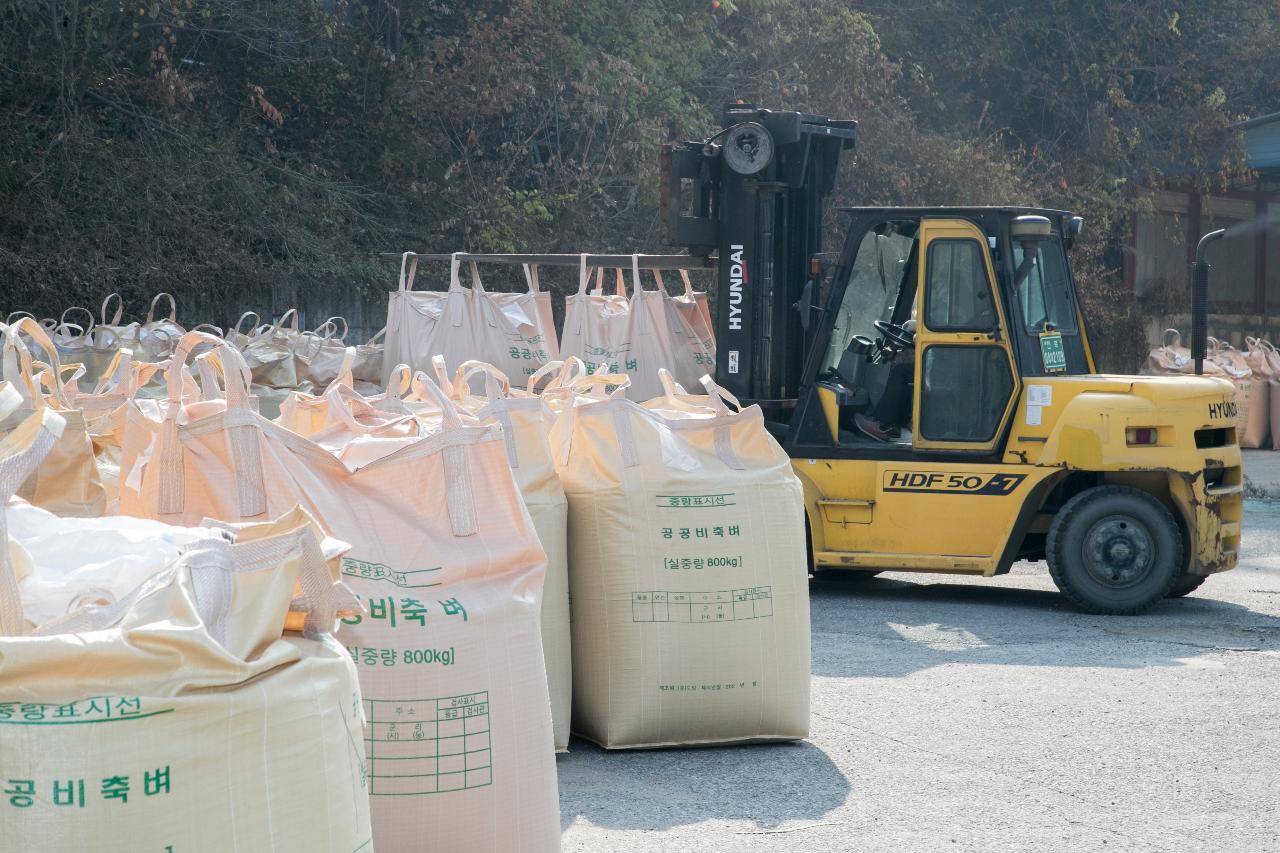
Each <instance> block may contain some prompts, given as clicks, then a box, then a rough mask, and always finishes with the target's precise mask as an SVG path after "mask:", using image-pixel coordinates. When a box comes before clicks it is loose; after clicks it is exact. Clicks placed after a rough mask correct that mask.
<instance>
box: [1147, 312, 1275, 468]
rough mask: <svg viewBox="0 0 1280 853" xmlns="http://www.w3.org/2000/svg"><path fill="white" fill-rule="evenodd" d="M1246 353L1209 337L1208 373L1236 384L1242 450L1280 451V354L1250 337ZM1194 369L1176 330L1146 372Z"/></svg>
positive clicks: (1170, 332)
mask: <svg viewBox="0 0 1280 853" xmlns="http://www.w3.org/2000/svg"><path fill="white" fill-rule="evenodd" d="M1244 340H1245V351H1244V352H1240V351H1239V350H1238V349H1236V348H1235V347H1233V346H1231V345H1230V344H1228V343H1225V342H1223V341H1219V340H1217V339H1215V338H1209V340H1208V348H1207V350H1206V353H1205V360H1204V368H1203V369H1204V373H1205V375H1206V376H1216V377H1219V378H1222V379H1227V380H1229V381H1230V382H1231V384H1232V385H1234V386H1235V404H1236V423H1237V426H1236V436H1237V440H1238V441H1239V442H1240V446H1241V447H1246V448H1260V447H1270V448H1273V449H1275V448H1280V390H1277V389H1276V388H1275V386H1276V384H1277V383H1280V352H1277V350H1276V348H1275V347H1274V346H1273V345H1272V344H1271V343H1270V342H1269V341H1266V340H1264V339H1260V338H1254V337H1246V338H1245V339H1244ZM1194 371H1195V363H1194V362H1193V361H1192V358H1191V350H1190V349H1188V348H1187V347H1184V346H1182V336H1181V334H1179V332H1178V331H1177V330H1176V329H1168V330H1167V331H1165V333H1164V342H1163V344H1162V345H1161V346H1158V347H1156V348H1155V349H1153V350H1152V351H1151V353H1150V354H1149V355H1148V356H1147V361H1146V363H1145V364H1144V365H1143V368H1142V372H1143V373H1149V374H1155V375H1166V376H1185V375H1189V374H1191V373H1194Z"/></svg>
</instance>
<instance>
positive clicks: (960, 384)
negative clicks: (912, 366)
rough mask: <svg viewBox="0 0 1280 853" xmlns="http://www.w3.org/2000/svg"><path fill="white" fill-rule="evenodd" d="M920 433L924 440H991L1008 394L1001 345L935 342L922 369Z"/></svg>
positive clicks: (1009, 374)
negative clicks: (937, 343) (965, 344)
mask: <svg viewBox="0 0 1280 853" xmlns="http://www.w3.org/2000/svg"><path fill="white" fill-rule="evenodd" d="M921 376H922V377H923V380H924V388H922V389H921V394H920V408H921V412H920V434H921V436H923V437H924V438H926V439H928V440H929V441H990V440H991V439H992V438H994V437H995V434H996V430H997V429H999V428H1000V422H1001V420H1003V418H1004V413H1005V409H1006V408H1008V405H1009V398H1010V397H1011V396H1013V372H1012V370H1011V369H1010V367H1009V357H1008V355H1006V354H1005V351H1004V350H1003V349H1001V348H1000V347H993V346H955V345H951V346H948V345H941V346H940V345H934V346H931V347H927V348H925V351H924V365H923V368H922V370H921Z"/></svg>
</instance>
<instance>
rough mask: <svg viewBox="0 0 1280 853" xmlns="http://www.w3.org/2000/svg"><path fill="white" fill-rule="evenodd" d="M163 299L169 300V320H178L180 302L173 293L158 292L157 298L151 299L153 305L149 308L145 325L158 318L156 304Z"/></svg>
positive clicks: (172, 321)
mask: <svg viewBox="0 0 1280 853" xmlns="http://www.w3.org/2000/svg"><path fill="white" fill-rule="evenodd" d="M161 299H168V300H169V322H170V323H177V322H178V303H177V302H176V301H175V300H174V298H173V294H172V293H157V294H156V297H155V299H152V300H151V307H150V308H149V309H148V310H147V322H146V324H145V325H148V326H149V325H151V324H152V323H154V322H155V320H156V305H158V304H159V303H160V300H161Z"/></svg>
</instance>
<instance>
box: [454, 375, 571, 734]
mask: <svg viewBox="0 0 1280 853" xmlns="http://www.w3.org/2000/svg"><path fill="white" fill-rule="evenodd" d="M437 366H438V367H439V368H440V369H439V371H438V372H439V373H440V374H441V377H440V378H441V385H442V386H444V387H445V388H446V389H447V390H448V392H449V393H450V395H451V396H452V397H453V399H455V400H456V401H457V402H458V405H459V406H460V407H462V408H463V409H464V410H465V411H467V412H470V413H471V414H474V415H475V416H476V417H477V418H478V419H479V420H480V421H481V422H482V423H494V424H497V425H499V426H501V427H502V435H503V438H504V440H505V441H506V446H507V460H508V461H509V462H510V463H511V472H512V473H513V474H514V475H515V478H516V485H518V486H519V487H520V495H521V497H522V498H523V499H524V503H525V506H526V507H527V508H528V509H529V515H530V517H532V519H533V526H534V529H535V530H536V531H537V533H538V541H539V542H541V544H542V550H543V551H545V552H546V555H547V575H546V582H545V583H544V585H543V593H542V652H543V656H544V658H545V660H546V666H547V685H548V688H549V690H550V693H551V720H552V724H553V727H554V733H555V747H556V751H557V752H564V751H566V750H567V749H568V748H569V730H570V720H571V716H572V713H571V710H572V704H573V655H572V651H571V648H570V635H569V558H568V540H567V536H568V533H567V524H568V515H569V504H568V501H567V500H566V499H565V496H564V489H563V488H562V487H561V485H560V476H559V475H558V474H557V473H556V466H555V461H554V460H553V459H552V458H551V445H550V443H549V441H548V438H549V435H550V431H551V425H552V423H553V421H554V417H553V416H552V414H551V410H550V409H549V408H548V407H547V404H546V403H545V402H543V400H542V399H540V398H539V397H537V396H535V395H534V394H532V393H531V392H530V391H521V390H519V389H514V388H512V387H511V384H510V382H509V381H508V379H507V377H506V376H505V375H504V374H503V373H502V372H501V371H499V370H498V369H497V368H495V367H493V366H492V365H489V364H485V363H483V362H474V361H473V362H464V363H463V364H461V365H459V366H458V371H457V374H456V375H455V376H454V378H453V379H452V381H450V380H449V378H448V377H447V376H445V375H444V368H443V359H440V363H438V364H437ZM559 367H560V365H559V363H558V362H551V363H549V364H548V365H547V366H546V367H545V368H543V370H544V371H547V372H550V371H551V370H555V369H558V368H559ZM477 374H483V376H484V379H485V393H484V395H483V396H475V395H473V394H471V393H470V392H469V390H468V389H469V388H470V387H471V379H472V377H473V376H475V375H477ZM540 378H541V376H540V375H538V374H535V375H534V376H533V377H531V378H530V380H529V384H530V386H531V387H532V386H534V385H535V384H536V383H537V381H538V379H540Z"/></svg>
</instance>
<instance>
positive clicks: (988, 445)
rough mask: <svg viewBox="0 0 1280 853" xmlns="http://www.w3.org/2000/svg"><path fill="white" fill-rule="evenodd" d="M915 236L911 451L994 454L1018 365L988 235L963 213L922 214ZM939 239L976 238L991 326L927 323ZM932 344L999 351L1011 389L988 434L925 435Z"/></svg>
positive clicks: (1016, 389)
mask: <svg viewBox="0 0 1280 853" xmlns="http://www.w3.org/2000/svg"><path fill="white" fill-rule="evenodd" d="M918 240H919V251H920V262H919V265H918V269H917V270H916V275H917V279H916V297H915V299H916V303H915V304H916V363H915V390H914V395H913V396H914V399H913V411H914V418H915V423H914V430H913V436H912V445H911V447H912V451H913V452H915V453H919V452H923V453H929V452H945V453H960V454H966V455H967V454H975V455H981V456H998V455H999V453H1000V449H1001V445H1002V443H1003V441H1004V437H1005V436H1006V435H1007V434H1008V428H1009V424H1010V422H1011V420H1012V418H1013V414H1014V411H1015V410H1016V409H1017V406H1018V400H1019V399H1020V398H1021V394H1022V377H1021V371H1020V370H1019V369H1018V368H1017V360H1016V358H1015V354H1014V352H1013V347H1012V342H1011V338H1010V335H1009V322H1008V317H1007V315H1006V311H1005V308H1006V306H1005V304H1004V300H1003V298H1002V293H1003V292H1002V290H1001V288H1000V287H999V279H997V277H996V272H995V265H994V264H993V263H992V258H991V250H990V245H989V243H988V240H987V236H986V235H985V234H984V233H983V231H982V230H981V229H980V228H978V226H977V225H975V224H974V223H973V222H972V221H970V220H968V219H960V218H950V217H948V218H930V217H922V218H921V221H920V231H919V236H918ZM938 241H960V242H962V243H969V242H970V241H971V242H972V243H973V244H976V246H977V249H978V252H979V256H980V258H981V269H982V271H983V273H984V275H985V277H986V284H987V298H989V299H990V300H991V306H992V310H993V313H994V316H995V327H994V328H991V329H987V330H978V329H969V328H963V329H960V328H956V329H953V328H947V327H946V326H945V325H944V327H943V328H942V329H931V328H929V318H928V314H929V313H930V311H929V308H930V301H929V300H930V297H931V293H930V284H929V279H930V271H931V269H932V267H933V263H934V254H933V252H932V251H931V249H932V248H933V246H934V244H935V243H936V242H938ZM933 347H939V348H941V347H946V348H951V347H966V348H968V347H982V348H998V349H999V350H1001V352H1002V353H1003V357H1004V365H1005V368H1006V369H1007V370H1008V372H1009V377H1010V380H1011V384H1010V392H1009V395H1008V399H1006V400H1005V405H1004V411H1003V412H1002V413H1001V415H1000V417H999V419H998V421H997V422H996V423H995V425H994V428H993V430H992V432H991V435H990V436H989V437H987V438H983V439H969V440H965V439H955V438H943V439H938V438H935V439H930V438H928V437H926V436H925V435H924V432H923V430H922V424H923V422H924V414H925V406H926V405H928V401H927V399H926V397H925V394H926V391H927V388H926V383H925V371H926V368H927V362H928V360H929V351H930V349H931V348H933Z"/></svg>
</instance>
